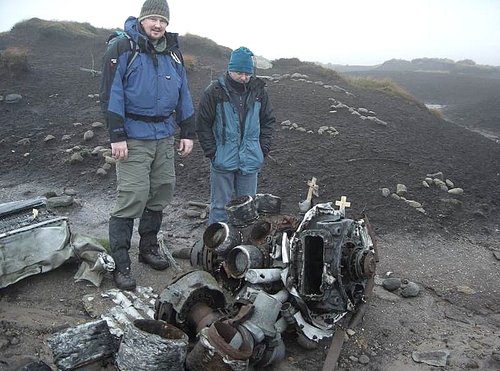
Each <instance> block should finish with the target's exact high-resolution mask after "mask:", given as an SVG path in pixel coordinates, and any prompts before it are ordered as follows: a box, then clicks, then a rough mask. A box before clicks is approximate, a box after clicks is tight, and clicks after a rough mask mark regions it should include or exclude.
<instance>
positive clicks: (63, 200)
mask: <svg viewBox="0 0 500 371" xmlns="http://www.w3.org/2000/svg"><path fill="white" fill-rule="evenodd" d="M71 205H73V197H71V196H68V195H64V196H57V197H51V198H49V199H47V207H49V208H54V207H67V206H71Z"/></svg>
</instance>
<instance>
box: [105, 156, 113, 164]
mask: <svg viewBox="0 0 500 371" xmlns="http://www.w3.org/2000/svg"><path fill="white" fill-rule="evenodd" d="M104 161H106V163H107V164H111V165H115V164H116V160H115V159H114V158H113V157H111V156H106V157H104Z"/></svg>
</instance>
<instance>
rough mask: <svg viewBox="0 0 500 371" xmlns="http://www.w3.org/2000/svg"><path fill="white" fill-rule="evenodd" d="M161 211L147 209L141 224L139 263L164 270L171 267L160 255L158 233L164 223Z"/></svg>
mask: <svg viewBox="0 0 500 371" xmlns="http://www.w3.org/2000/svg"><path fill="white" fill-rule="evenodd" d="M162 218H163V214H162V212H161V211H152V210H148V209H145V210H144V212H143V213H142V216H141V220H140V222H139V228H138V231H139V235H140V236H141V238H140V240H139V261H140V262H142V263H146V264H148V265H149V266H150V267H151V268H153V269H157V270H164V269H167V268H168V267H169V266H170V263H169V261H168V260H167V259H166V258H165V257H164V256H163V255H162V254H161V253H160V246H159V244H158V237H157V236H158V232H159V231H160V226H161V222H162Z"/></svg>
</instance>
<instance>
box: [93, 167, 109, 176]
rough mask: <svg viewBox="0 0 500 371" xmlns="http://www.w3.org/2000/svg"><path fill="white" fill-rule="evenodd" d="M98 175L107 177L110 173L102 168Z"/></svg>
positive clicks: (98, 170)
mask: <svg viewBox="0 0 500 371" xmlns="http://www.w3.org/2000/svg"><path fill="white" fill-rule="evenodd" d="M96 173H97V175H100V176H105V175H107V174H108V172H107V171H106V170H104V169H103V168H102V167H100V168H99V169H97V171H96Z"/></svg>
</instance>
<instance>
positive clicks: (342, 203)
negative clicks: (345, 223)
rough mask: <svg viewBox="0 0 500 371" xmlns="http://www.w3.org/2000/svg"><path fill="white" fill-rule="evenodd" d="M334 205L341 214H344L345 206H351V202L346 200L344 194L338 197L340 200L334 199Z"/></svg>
mask: <svg viewBox="0 0 500 371" xmlns="http://www.w3.org/2000/svg"><path fill="white" fill-rule="evenodd" d="M335 206H338V207H339V211H340V212H341V213H342V215H345V208H346V207H351V203H350V202H347V197H346V196H342V197H340V201H335Z"/></svg>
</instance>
